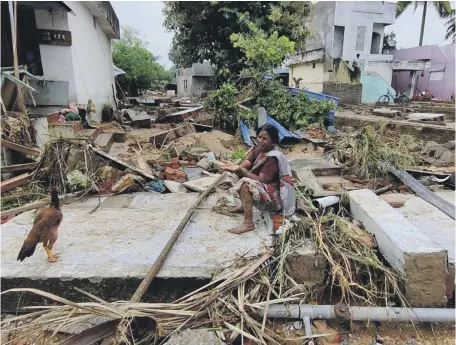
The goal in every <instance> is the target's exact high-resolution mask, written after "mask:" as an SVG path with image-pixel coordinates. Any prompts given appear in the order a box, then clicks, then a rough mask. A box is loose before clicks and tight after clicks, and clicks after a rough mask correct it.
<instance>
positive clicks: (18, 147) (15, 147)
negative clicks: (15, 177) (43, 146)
mask: <svg viewBox="0 0 456 345" xmlns="http://www.w3.org/2000/svg"><path fill="white" fill-rule="evenodd" d="M0 145H1V146H2V147H5V148H7V149H10V150H13V151H17V152H21V153H23V154H26V155H30V156H39V155H40V154H41V151H40V150H38V149H34V148H31V147H26V146H24V145H19V144H16V143H13V142H11V141H8V140H5V139H0Z"/></svg>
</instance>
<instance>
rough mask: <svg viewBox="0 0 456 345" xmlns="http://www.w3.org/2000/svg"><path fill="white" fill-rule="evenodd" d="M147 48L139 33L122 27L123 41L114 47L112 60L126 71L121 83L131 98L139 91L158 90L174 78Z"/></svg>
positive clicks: (114, 44)
mask: <svg viewBox="0 0 456 345" xmlns="http://www.w3.org/2000/svg"><path fill="white" fill-rule="evenodd" d="M146 47H147V42H146V41H144V40H142V39H141V38H140V36H139V31H138V30H136V29H134V28H132V27H129V26H124V27H122V35H121V39H120V40H118V41H114V42H113V45H112V60H113V62H114V64H115V65H116V66H117V67H119V68H120V69H122V70H124V71H125V75H122V76H120V77H119V83H120V85H121V86H122V88H123V89H124V90H126V91H127V92H128V94H129V95H130V96H131V95H137V94H138V90H139V89H150V88H157V87H159V86H160V85H163V84H164V83H166V82H167V81H169V80H171V79H172V78H174V75H173V74H172V72H170V71H167V70H166V69H165V68H164V67H163V66H162V65H160V64H159V63H158V62H157V58H158V57H157V56H154V55H153V54H152V53H151V52H150V51H149V50H148V49H147V48H146Z"/></svg>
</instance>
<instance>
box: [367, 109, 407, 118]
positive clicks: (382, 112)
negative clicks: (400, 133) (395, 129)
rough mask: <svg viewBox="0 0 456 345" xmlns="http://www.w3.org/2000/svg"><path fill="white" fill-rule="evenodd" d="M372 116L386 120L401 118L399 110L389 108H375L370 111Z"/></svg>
mask: <svg viewBox="0 0 456 345" xmlns="http://www.w3.org/2000/svg"><path fill="white" fill-rule="evenodd" d="M372 114H374V115H377V116H383V117H388V118H393V117H396V116H401V112H400V111H399V110H393V109H389V108H376V109H374V110H373V111H372Z"/></svg>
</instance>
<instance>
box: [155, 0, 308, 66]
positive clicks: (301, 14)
mask: <svg viewBox="0 0 456 345" xmlns="http://www.w3.org/2000/svg"><path fill="white" fill-rule="evenodd" d="M309 11H310V2H302V1H301V2H291V1H290V2H289V1H283V2H280V1H268V2H263V1H239V2H238V1H236V2H235V1H188V2H187V1H185V2H184V1H176V2H173V1H168V2H166V3H165V8H164V10H163V13H164V15H165V22H164V26H165V27H166V28H167V29H168V30H171V31H173V32H174V38H173V41H172V47H171V51H170V54H169V58H170V60H171V61H173V63H174V64H175V65H176V66H177V67H190V66H191V65H192V63H195V62H203V61H204V60H208V61H210V62H211V63H212V64H213V65H214V66H215V68H216V72H217V71H219V70H221V69H222V68H228V69H229V70H230V71H231V72H233V73H238V72H239V71H240V70H242V69H243V68H244V67H245V66H244V65H243V61H242V60H243V58H244V57H245V54H244V52H243V51H242V50H241V49H240V48H239V47H235V46H233V44H232V42H231V40H230V36H231V34H232V33H241V34H242V33H249V32H250V28H249V27H248V25H246V23H245V22H243V21H242V20H241V19H240V16H239V14H241V13H248V14H249V19H250V20H251V21H252V22H253V23H255V25H256V26H258V28H259V29H261V30H263V31H264V32H265V33H267V34H271V33H273V32H277V33H278V36H282V35H284V36H286V37H289V38H290V39H291V40H293V41H295V42H296V47H297V48H298V47H300V46H302V45H303V44H304V41H305V37H306V36H307V34H308V31H307V29H306V28H305V26H304V20H305V18H306V17H307V15H308V14H309Z"/></svg>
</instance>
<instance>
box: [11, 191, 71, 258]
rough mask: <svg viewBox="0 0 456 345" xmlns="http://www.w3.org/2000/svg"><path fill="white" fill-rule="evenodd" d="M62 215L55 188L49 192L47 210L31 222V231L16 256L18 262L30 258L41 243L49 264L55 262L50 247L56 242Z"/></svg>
mask: <svg viewBox="0 0 456 345" xmlns="http://www.w3.org/2000/svg"><path fill="white" fill-rule="evenodd" d="M62 218H63V214H62V211H61V210H60V200H59V196H58V193H57V190H56V189H55V188H53V189H52V191H51V205H50V206H49V207H47V208H42V209H40V210H39V211H38V212H37V214H36V216H35V220H34V222H33V227H32V230H30V232H29V234H28V235H27V237H26V239H25V241H24V244H23V245H22V248H21V251H20V252H19V255H18V256H17V260H18V261H23V260H24V259H25V258H28V257H29V256H32V255H33V253H34V252H35V249H36V245H37V244H38V243H41V242H42V243H43V247H44V250H45V251H46V254H47V256H48V261H49V262H56V261H57V258H56V256H55V255H54V254H53V253H52V247H53V246H54V243H55V241H57V236H58V230H59V225H60V223H61V222H62Z"/></svg>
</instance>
